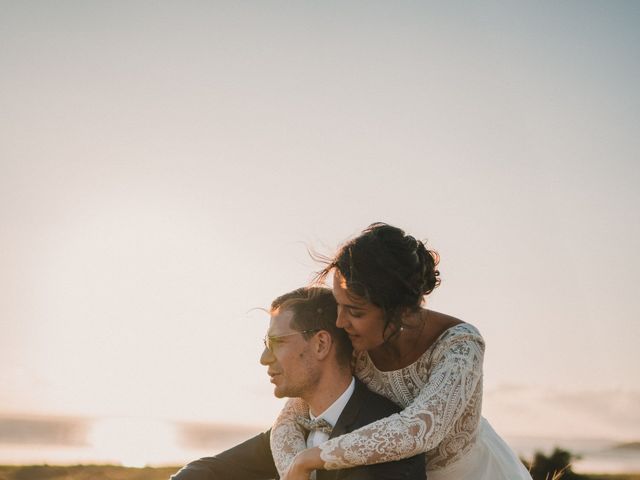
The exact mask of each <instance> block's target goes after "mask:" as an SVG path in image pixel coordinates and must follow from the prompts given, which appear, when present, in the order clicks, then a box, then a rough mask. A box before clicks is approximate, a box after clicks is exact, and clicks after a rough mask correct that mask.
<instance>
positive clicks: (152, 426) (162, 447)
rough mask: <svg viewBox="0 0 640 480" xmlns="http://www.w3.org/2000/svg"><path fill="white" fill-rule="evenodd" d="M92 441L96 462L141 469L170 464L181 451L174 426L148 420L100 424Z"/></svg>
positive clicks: (124, 419) (110, 419)
mask: <svg viewBox="0 0 640 480" xmlns="http://www.w3.org/2000/svg"><path fill="white" fill-rule="evenodd" d="M88 441H89V444H90V445H91V447H92V449H93V451H94V454H95V456H96V458H103V459H108V460H109V461H111V462H114V463H118V464H121V465H122V466H125V467H137V468H143V467H146V466H148V465H152V464H158V463H163V462H166V460H167V458H172V456H173V455H175V452H176V448H177V436H176V431H175V428H174V427H173V426H172V425H171V424H169V423H168V422H163V421H161V420H154V419H146V418H108V419H104V420H100V421H98V422H97V423H96V424H95V426H94V427H93V429H92V431H91V432H90V434H89V438H88Z"/></svg>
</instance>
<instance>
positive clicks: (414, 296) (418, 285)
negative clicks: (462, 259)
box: [320, 222, 440, 321]
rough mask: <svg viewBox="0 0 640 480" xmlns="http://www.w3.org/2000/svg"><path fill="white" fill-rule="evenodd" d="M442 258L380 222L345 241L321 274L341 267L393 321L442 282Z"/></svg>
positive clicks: (357, 290) (414, 307) (355, 289)
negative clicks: (439, 267)
mask: <svg viewBox="0 0 640 480" xmlns="http://www.w3.org/2000/svg"><path fill="white" fill-rule="evenodd" d="M438 261H439V256H438V254H437V253H436V252H434V251H431V250H427V248H426V247H425V245H424V243H423V242H421V241H420V240H416V239H415V238H414V237H412V236H411V235H407V234H406V233H405V232H404V231H403V230H401V229H400V228H397V227H393V226H391V225H388V224H386V223H380V222H378V223H372V224H371V225H369V226H368V227H367V228H366V229H364V230H363V231H362V233H361V234H360V235H358V236H357V237H356V238H354V239H353V240H350V241H349V242H347V243H346V244H344V245H343V246H342V248H340V250H339V251H338V253H337V255H336V256H335V257H334V258H333V260H331V261H330V262H329V263H328V265H327V266H326V267H325V268H324V269H323V271H322V272H320V276H321V277H325V276H326V275H327V274H328V273H329V272H330V271H331V270H333V269H334V268H335V269H337V270H338V271H339V272H340V274H341V275H342V276H343V277H344V278H345V280H346V282H347V288H348V289H349V290H350V291H351V292H353V293H354V294H356V295H358V296H361V297H364V298H366V299H367V300H369V301H370V302H371V303H373V304H375V305H377V306H379V307H381V308H382V309H383V310H385V312H386V313H387V316H388V318H389V320H390V321H393V320H392V319H393V318H394V317H397V316H399V315H401V314H402V313H403V312H404V311H406V310H407V309H409V310H417V309H418V308H419V307H420V305H421V304H422V300H423V297H424V296H425V295H428V294H429V293H431V292H432V291H433V289H434V288H436V287H437V286H438V285H439V284H440V278H439V276H440V272H439V271H438V270H437V269H436V266H437V265H438Z"/></svg>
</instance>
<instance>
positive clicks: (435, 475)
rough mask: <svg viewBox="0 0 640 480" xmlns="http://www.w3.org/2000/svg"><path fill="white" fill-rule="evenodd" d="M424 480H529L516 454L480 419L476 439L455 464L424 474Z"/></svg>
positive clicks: (487, 423)
mask: <svg viewBox="0 0 640 480" xmlns="http://www.w3.org/2000/svg"><path fill="white" fill-rule="evenodd" d="M427 479H428V480H531V475H530V474H529V472H528V470H527V469H526V468H525V466H524V465H523V464H522V462H521V461H520V459H519V458H518V457H517V456H516V454H515V453H514V452H513V450H511V448H509V446H508V445H507V444H506V443H505V442H504V440H502V439H501V438H500V437H499V436H498V434H497V433H496V432H495V431H494V430H493V428H491V425H489V422H487V420H485V419H484V418H482V419H481V420H480V425H479V426H478V438H477V441H476V444H475V445H474V446H473V447H472V448H471V450H470V451H469V452H468V453H467V454H466V455H465V456H464V457H462V458H461V459H460V460H458V461H457V462H455V463H453V464H451V465H447V466H446V467H444V468H441V469H438V470H427Z"/></svg>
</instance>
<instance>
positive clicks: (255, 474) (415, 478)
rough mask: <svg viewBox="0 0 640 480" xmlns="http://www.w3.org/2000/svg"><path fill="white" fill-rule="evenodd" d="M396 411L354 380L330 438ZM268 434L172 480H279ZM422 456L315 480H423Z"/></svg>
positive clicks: (193, 465) (206, 460)
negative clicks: (277, 479) (351, 390)
mask: <svg viewBox="0 0 640 480" xmlns="http://www.w3.org/2000/svg"><path fill="white" fill-rule="evenodd" d="M398 411H399V408H398V407H397V406H396V405H395V404H394V403H393V402H391V401H390V400H387V399H386V398H384V397H382V396H380V395H378V394H376V393H373V392H372V391H371V390H369V389H368V388H367V387H366V386H365V385H364V384H363V383H362V382H360V381H359V380H357V379H356V386H355V390H354V391H353V395H351V398H350V399H349V401H348V402H347V405H345V407H344V410H343V411H342V414H341V415H340V418H338V421H337V422H336V425H335V427H334V428H333V431H332V432H331V436H330V438H333V437H337V436H339V435H342V434H344V433H349V432H351V431H353V430H355V429H357V428H360V427H363V426H365V425H368V424H369V423H371V422H374V421H376V420H379V419H380V418H384V417H388V416H389V415H392V414H394V413H396V412H398ZM269 434H270V431H267V432H265V433H261V434H260V435H257V436H255V437H253V438H251V439H249V440H247V441H246V442H244V443H241V444H240V445H237V446H235V447H233V448H231V449H229V450H226V451H224V452H222V453H220V454H218V455H216V456H215V457H205V458H201V459H200V460H196V461H195V462H191V463H189V464H188V465H186V466H185V467H183V468H182V469H181V470H180V471H179V472H178V473H176V474H175V475H173V476H172V477H171V480H267V479H273V478H278V472H277V470H276V466H275V465H274V463H273V458H272V456H271V447H270V445H269ZM425 477H426V474H425V458H424V455H423V454H422V455H416V456H415V457H411V458H405V459H404V460H398V461H396V462H388V463H378V464H376V465H362V466H359V467H354V468H345V469H342V470H318V471H317V480H373V479H376V480H400V479H403V480H424V479H425Z"/></svg>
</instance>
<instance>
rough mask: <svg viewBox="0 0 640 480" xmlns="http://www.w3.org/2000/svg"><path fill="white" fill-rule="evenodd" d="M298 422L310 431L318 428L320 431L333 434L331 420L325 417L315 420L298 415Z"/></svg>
mask: <svg viewBox="0 0 640 480" xmlns="http://www.w3.org/2000/svg"><path fill="white" fill-rule="evenodd" d="M296 423H297V424H298V425H300V426H301V427H302V428H304V429H305V430H308V431H312V430H317V431H318V432H323V433H326V434H327V435H331V431H332V430H333V427H332V426H331V424H330V423H329V422H327V421H326V420H325V419H324V418H316V419H315V420H311V419H310V418H307V417H303V416H301V415H297V416H296Z"/></svg>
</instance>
